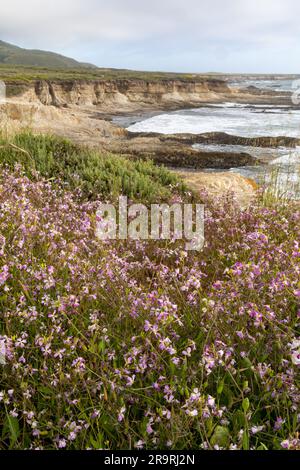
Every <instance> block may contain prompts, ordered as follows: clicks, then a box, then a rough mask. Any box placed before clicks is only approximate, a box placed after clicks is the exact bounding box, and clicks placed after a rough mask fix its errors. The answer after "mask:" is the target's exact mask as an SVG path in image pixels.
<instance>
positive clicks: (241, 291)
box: [0, 141, 300, 450]
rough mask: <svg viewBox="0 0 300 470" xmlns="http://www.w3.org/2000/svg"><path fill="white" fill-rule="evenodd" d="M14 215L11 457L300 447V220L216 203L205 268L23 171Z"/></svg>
mask: <svg viewBox="0 0 300 470" xmlns="http://www.w3.org/2000/svg"><path fill="white" fill-rule="evenodd" d="M45 142H46V141H45ZM111 164H112V163H111ZM140 165H141V164H140ZM112 167H113V166H112ZM203 197H204V196H203ZM0 206H1V211H0V255H1V256H0V312H1V314H0V315H1V317H0V347H1V350H0V363H1V364H0V377H1V379H0V426H1V428H2V431H1V433H0V448H2V449H8V448H9V449H24V448H26V449H86V448H88V449H104V448H105V449H133V448H138V449H140V448H145V449H166V448H172V449H245V450H248V449H299V448H300V441H299V400H300V394H299V374H298V372H299V363H300V358H299V347H300V341H299V316H300V305H299V299H300V284H299V279H300V275H299V274H300V249H299V236H300V211H299V206H296V205H293V204H286V205H282V206H281V205H271V206H264V205H262V204H260V203H259V202H257V203H255V202H253V204H252V205H251V207H249V209H247V210H243V211H242V210H240V209H239V208H238V207H236V206H235V205H234V203H233V201H230V200H228V199H226V200H224V201H223V200H219V201H214V202H209V201H207V203H206V206H207V208H206V222H205V232H206V243H205V247H204V249H203V251H201V252H199V253H198V252H194V253H193V252H186V251H185V250H184V246H183V245H181V243H180V242H171V241H160V242H151V241H149V242H138V241H136V242H133V241H132V242H129V241H127V242H117V241H116V242H112V241H110V242H100V241H99V240H97V238H96V237H95V234H94V231H95V212H96V207H97V203H96V201H80V200H79V199H78V198H77V196H76V194H75V193H72V192H70V191H66V190H65V189H62V188H61V187H59V186H58V185H55V186H53V185H52V183H51V182H50V181H46V180H30V179H29V178H28V177H27V176H26V174H24V173H23V172H22V170H20V169H16V170H14V171H10V170H7V169H6V170H5V169H2V170H1V171H0Z"/></svg>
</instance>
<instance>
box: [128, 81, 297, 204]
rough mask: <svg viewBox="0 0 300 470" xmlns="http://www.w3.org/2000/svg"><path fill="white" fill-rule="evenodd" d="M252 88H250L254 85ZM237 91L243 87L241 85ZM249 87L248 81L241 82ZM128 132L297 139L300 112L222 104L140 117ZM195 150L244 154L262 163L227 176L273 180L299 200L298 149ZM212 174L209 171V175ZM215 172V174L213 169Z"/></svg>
mask: <svg viewBox="0 0 300 470" xmlns="http://www.w3.org/2000/svg"><path fill="white" fill-rule="evenodd" d="M272 82H274V81H272V80H270V81H269V80H260V81H256V82H255V83H256V85H254V86H256V87H258V85H259V86H260V87H262V88H264V87H268V86H269V87H272V88H273V89H275V88H274V87H277V89H280V90H284V91H287V89H288V87H290V88H289V89H291V87H292V81H291V80H290V81H289V80H282V81H280V80H275V82H276V83H275V84H274V83H272ZM252 84H253V83H252ZM239 86H241V82H240V83H239ZM243 86H249V81H246V82H243ZM127 129H128V130H129V131H131V132H159V133H162V134H178V133H191V134H201V133H206V132H225V133H227V134H231V135H235V136H241V137H264V136H265V137H276V136H286V137H297V138H300V107H299V108H296V107H294V106H293V105H292V103H291V105H290V106H289V105H288V104H286V105H271V104H270V105H252V104H251V105H250V104H238V103H230V102H227V103H221V104H214V105H205V106H203V107H200V108H196V109H183V110H178V111H173V112H167V113H162V114H158V115H154V116H150V117H147V118H141V120H138V121H137V122H134V123H132V124H131V125H129V126H128V127H127ZM195 148H199V149H202V150H206V151H222V152H237V153H238V152H246V153H249V154H250V155H253V156H254V157H256V158H258V159H259V160H260V161H261V164H260V165H259V166H253V167H241V168H232V169H230V170H228V171H232V172H238V173H240V174H241V175H243V176H247V177H249V178H252V179H254V180H255V181H256V182H258V183H259V184H261V183H262V182H269V181H270V180H271V179H274V174H276V181H277V185H278V186H279V187H280V191H281V192H283V193H289V194H290V195H292V196H293V197H297V198H298V197H300V192H299V183H300V176H299V175H300V147H296V148H293V149H291V148H285V147H279V148H267V149H266V148H263V149H262V148H260V147H247V146H236V145H224V144H222V145H206V144H201V145H200V144H196V145H195ZM207 171H210V170H207ZM214 171H215V170H214Z"/></svg>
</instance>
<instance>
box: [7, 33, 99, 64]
mask: <svg viewBox="0 0 300 470" xmlns="http://www.w3.org/2000/svg"><path fill="white" fill-rule="evenodd" d="M0 64H10V65H25V66H33V67H59V68H60V67H62V68H78V67H93V66H92V65H89V64H83V63H80V62H77V61H76V60H74V59H70V58H69V57H65V56H63V55H60V54H56V53H54V52H48V51H40V50H30V49H23V48H21V47H18V46H14V45H13V44H9V43H7V42H4V41H1V40H0Z"/></svg>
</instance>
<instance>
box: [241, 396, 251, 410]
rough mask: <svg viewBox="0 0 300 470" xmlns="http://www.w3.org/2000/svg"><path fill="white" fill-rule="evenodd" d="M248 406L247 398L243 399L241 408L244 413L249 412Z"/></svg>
mask: <svg viewBox="0 0 300 470" xmlns="http://www.w3.org/2000/svg"><path fill="white" fill-rule="evenodd" d="M249 406H250V402H249V398H244V400H243V403H242V407H243V410H244V412H245V413H247V411H248V410H249Z"/></svg>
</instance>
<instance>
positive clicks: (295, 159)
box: [270, 147, 300, 166]
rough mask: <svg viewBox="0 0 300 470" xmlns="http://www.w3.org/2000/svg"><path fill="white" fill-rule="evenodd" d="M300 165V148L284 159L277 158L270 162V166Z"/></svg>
mask: <svg viewBox="0 0 300 470" xmlns="http://www.w3.org/2000/svg"><path fill="white" fill-rule="evenodd" d="M299 164H300V147H296V150H293V151H290V152H289V153H287V154H286V155H283V156H282V157H278V158H275V160H272V161H271V162H270V165H278V166H281V165H285V166H289V165H299Z"/></svg>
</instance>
